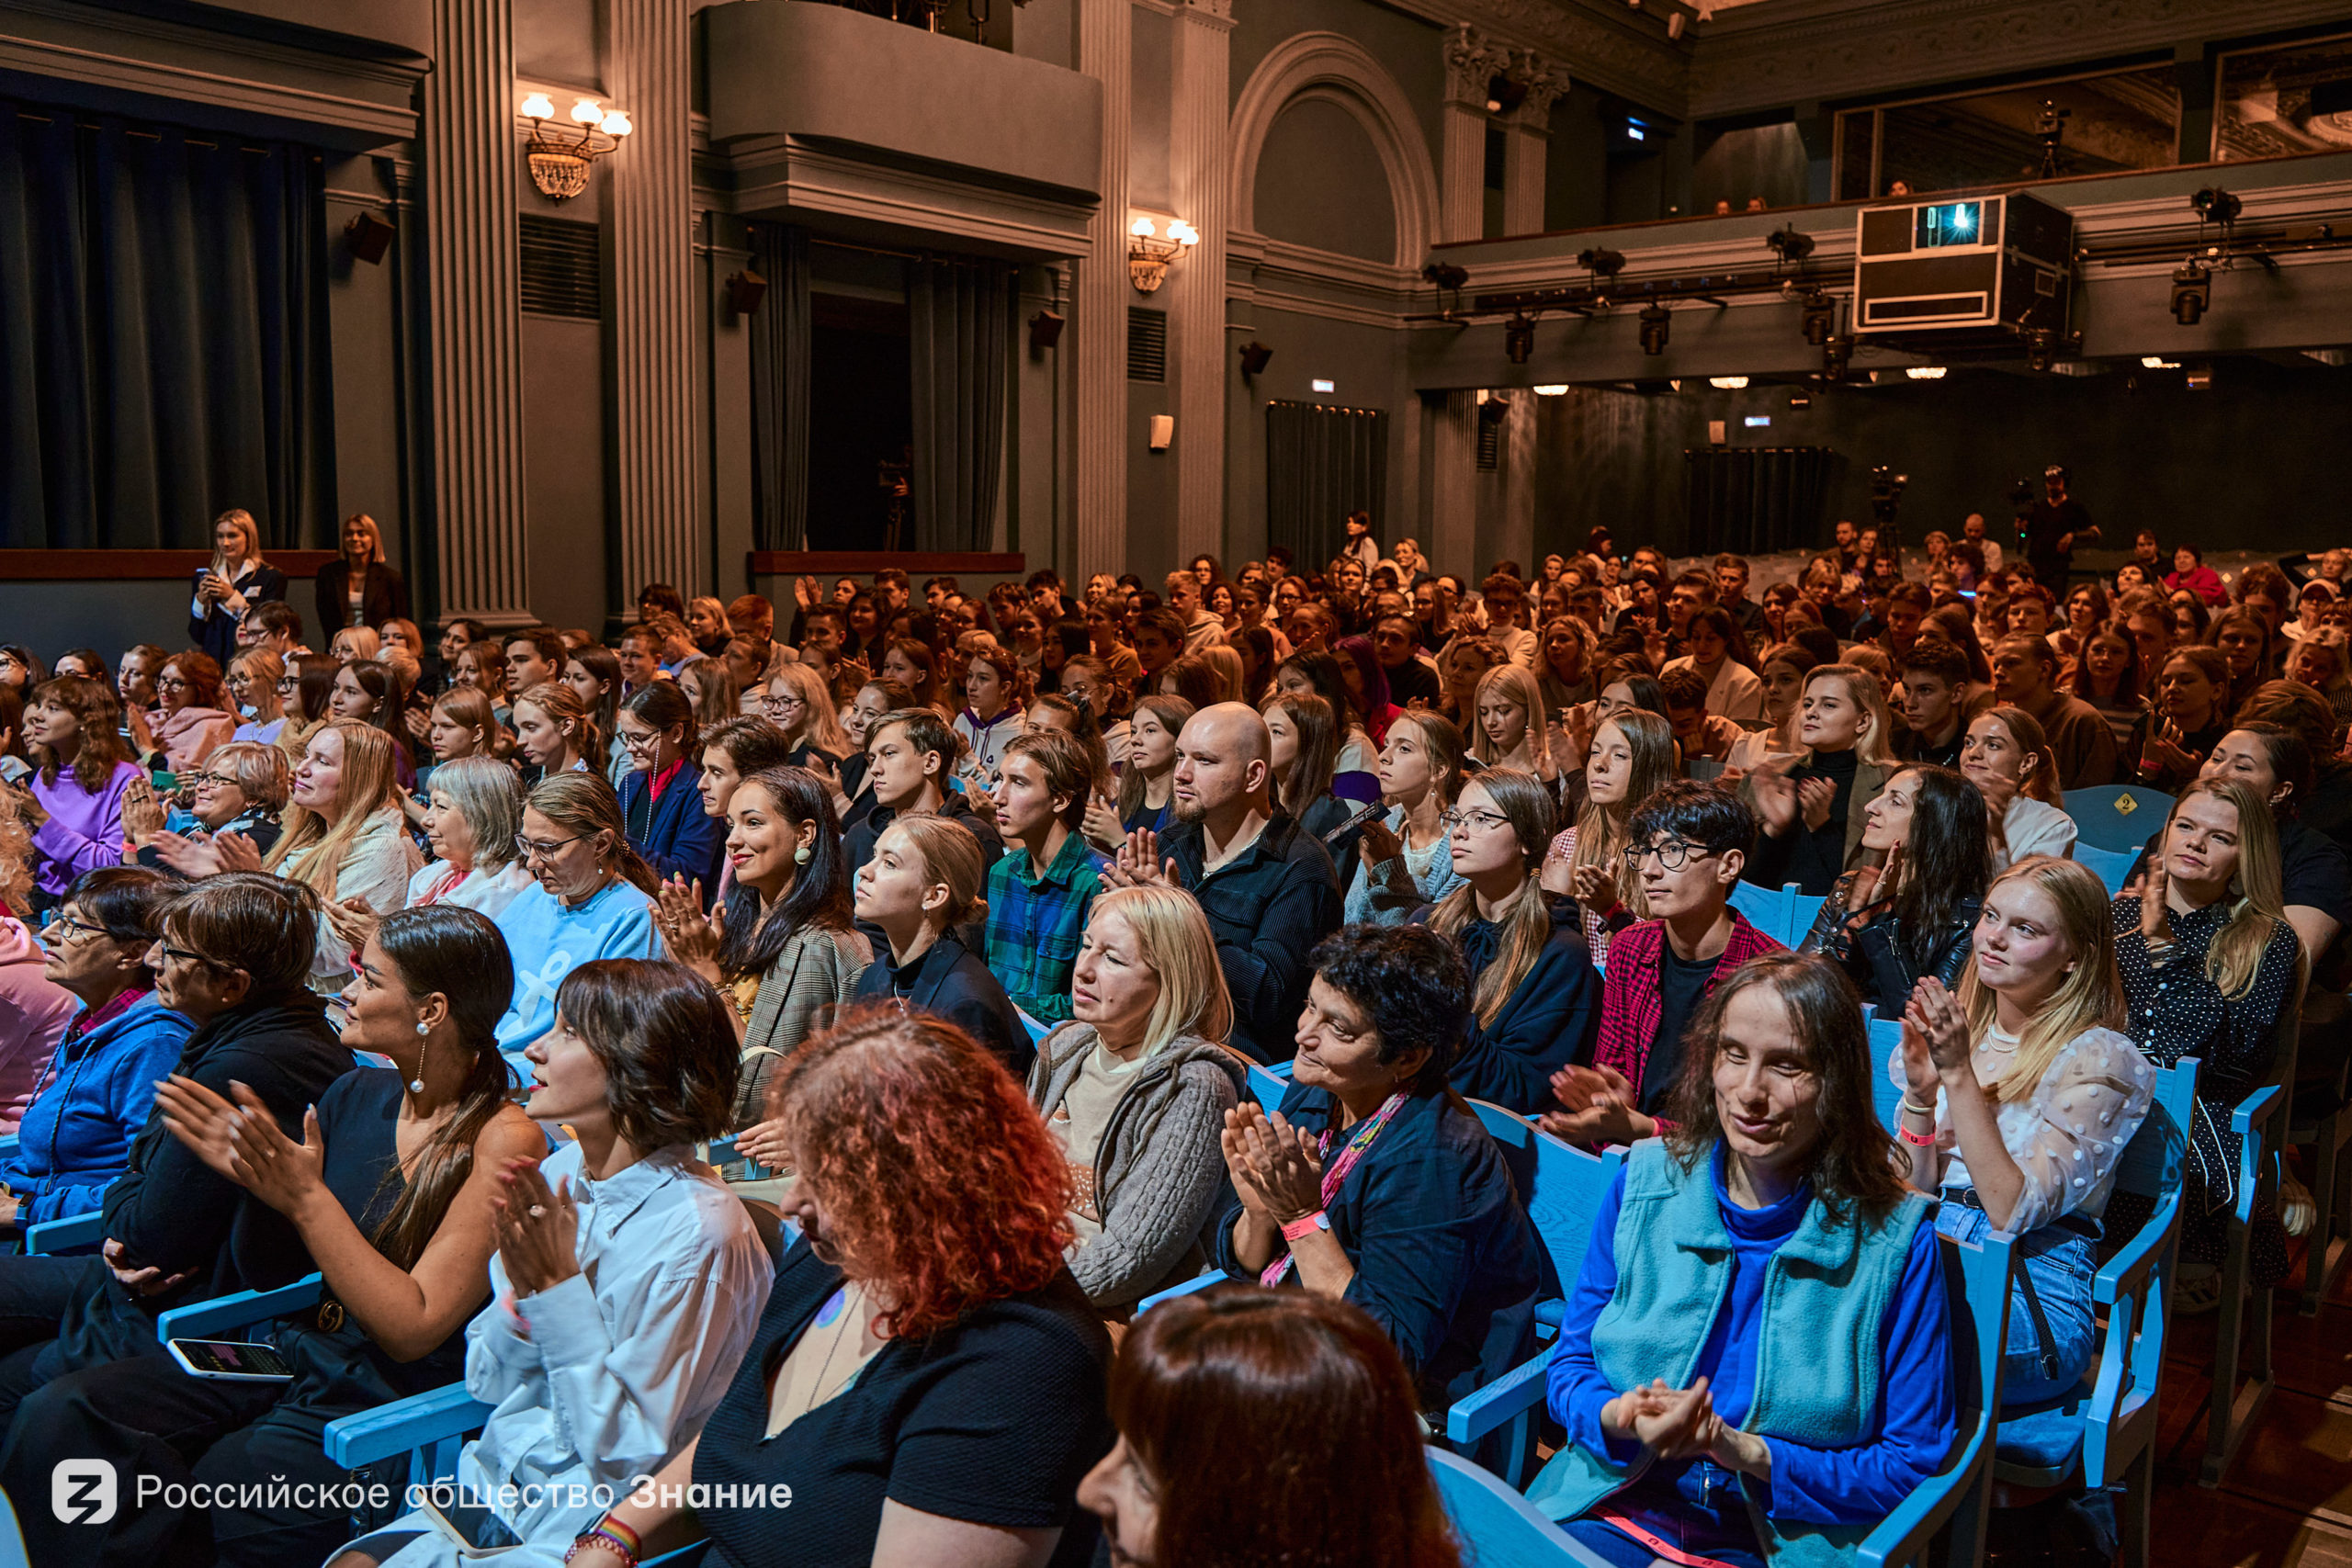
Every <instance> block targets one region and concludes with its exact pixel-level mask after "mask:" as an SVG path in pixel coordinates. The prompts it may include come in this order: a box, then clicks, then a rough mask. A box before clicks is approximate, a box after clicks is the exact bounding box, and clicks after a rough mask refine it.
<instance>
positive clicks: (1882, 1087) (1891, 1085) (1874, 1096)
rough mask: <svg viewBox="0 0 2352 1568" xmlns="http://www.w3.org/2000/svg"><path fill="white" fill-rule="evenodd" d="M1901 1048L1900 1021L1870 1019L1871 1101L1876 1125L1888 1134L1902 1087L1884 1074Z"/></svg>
mask: <svg viewBox="0 0 2352 1568" xmlns="http://www.w3.org/2000/svg"><path fill="white" fill-rule="evenodd" d="M1902 1049H1903V1021H1902V1020H1901V1019H1899V1018H1875V1017H1874V1018H1872V1019H1871V1103H1872V1104H1874V1105H1876V1106H1877V1107H1878V1119H1879V1122H1881V1123H1882V1124H1883V1126H1884V1127H1885V1128H1886V1129H1887V1131H1889V1132H1893V1131H1894V1119H1895V1115H1896V1113H1897V1111H1898V1110H1899V1109H1900V1107H1901V1106H1902V1103H1903V1085H1902V1084H1900V1083H1898V1082H1896V1081H1895V1079H1894V1077H1893V1076H1892V1075H1891V1074H1890V1073H1889V1072H1888V1070H1887V1069H1888V1066H1889V1065H1890V1064H1891V1063H1892V1062H1893V1061H1894V1057H1895V1053H1897V1052H1898V1051H1900V1050H1902Z"/></svg>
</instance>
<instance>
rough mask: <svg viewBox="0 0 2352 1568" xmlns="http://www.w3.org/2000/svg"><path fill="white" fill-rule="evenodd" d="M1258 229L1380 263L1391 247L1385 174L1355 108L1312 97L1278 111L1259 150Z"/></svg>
mask: <svg viewBox="0 0 2352 1568" xmlns="http://www.w3.org/2000/svg"><path fill="white" fill-rule="evenodd" d="M1256 188H1257V201H1256V211H1257V215H1258V218H1257V220H1258V229H1259V231H1260V232H1261V233H1263V234H1266V235H1267V236H1269V237H1270V238H1272V239H1276V240H1288V241H1290V242H1291V243H1294V244H1300V245H1313V246H1316V247H1317V248H1318V249H1321V250H1326V251H1337V252H1339V253H1340V254H1341V255H1345V256H1361V257H1363V259H1364V260H1366V261H1375V262H1379V263H1381V264H1382V265H1387V264H1388V263H1389V262H1390V261H1392V260H1394V259H1395V257H1396V254H1397V202H1396V198H1395V197H1393V196H1391V195H1390V194H1389V189H1388V174H1387V171H1386V169H1385V168H1384V167H1383V166H1382V164H1381V162H1380V152H1379V150H1378V149H1376V148H1375V147H1374V146H1373V144H1372V138H1371V137H1370V136H1369V135H1367V134H1366V133H1365V131H1364V129H1363V126H1362V125H1360V124H1358V123H1357V121H1356V118H1355V117H1354V116H1353V115H1351V114H1350V113H1348V111H1347V110H1345V109H1343V108H1341V107H1340V106H1339V105H1337V104H1334V103H1329V102H1325V101H1322V100H1317V99H1310V100H1308V101H1307V102H1306V103H1299V104H1293V105H1292V106H1291V107H1288V108H1286V109H1284V110H1283V112H1282V113H1281V115H1279V116H1278V117H1276V118H1275V120H1274V123H1273V127H1272V130H1269V131H1268V132H1267V133H1266V144H1265V148H1264V151H1262V152H1261V153H1260V154H1259V157H1258V179H1257V187H1256Z"/></svg>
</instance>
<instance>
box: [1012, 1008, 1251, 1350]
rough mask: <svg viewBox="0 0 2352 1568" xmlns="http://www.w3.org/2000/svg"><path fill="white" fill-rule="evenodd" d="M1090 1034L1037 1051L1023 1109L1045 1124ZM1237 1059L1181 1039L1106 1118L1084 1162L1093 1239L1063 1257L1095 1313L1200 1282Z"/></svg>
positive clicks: (1080, 1062)
mask: <svg viewBox="0 0 2352 1568" xmlns="http://www.w3.org/2000/svg"><path fill="white" fill-rule="evenodd" d="M1095 1045H1096V1037H1095V1033H1094V1027H1093V1025H1091V1024H1087V1023H1065V1024H1063V1025H1061V1026H1060V1027H1059V1028H1057V1029H1056V1030H1055V1031H1054V1032H1052V1033H1050V1034H1048V1035H1046V1037H1045V1039H1043V1040H1041V1041H1039V1042H1038V1043H1037V1061H1036V1065H1035V1066H1033V1067H1031V1068H1030V1070H1029V1098H1030V1100H1032V1101H1034V1102H1035V1105H1036V1107H1037V1111H1038V1113H1039V1114H1040V1115H1043V1116H1046V1117H1051V1116H1052V1115H1053V1113H1054V1109H1055V1107H1057V1106H1058V1105H1059V1104H1060V1103H1061V1101H1062V1097H1063V1096H1064V1095H1065V1094H1067V1093H1068V1092H1069V1087H1070V1085H1071V1084H1072V1083H1074V1082H1076V1081H1077V1078H1078V1076H1079V1073H1080V1069H1081V1068H1082V1067H1084V1066H1085V1065H1086V1059H1087V1057H1088V1055H1091V1053H1092V1052H1093V1050H1094V1049H1095ZM1247 1073H1248V1067H1247V1066H1246V1064H1245V1062H1244V1059H1243V1058H1242V1057H1241V1056H1240V1055H1238V1054H1237V1053H1235V1052H1233V1051H1230V1050H1228V1049H1227V1048H1226V1047H1225V1046H1223V1045H1218V1044H1215V1043H1211V1042H1209V1041H1206V1040H1202V1039H1199V1038H1197V1037H1195V1036H1193V1035H1189V1034H1187V1035H1181V1036H1179V1037H1178V1038H1176V1039H1174V1040H1171V1041H1170V1042H1169V1043H1167V1044H1165V1045H1162V1046H1160V1047H1159V1050H1157V1051H1155V1052H1153V1053H1152V1054H1151V1055H1149V1056H1148V1057H1147V1058H1146V1059H1145V1061H1144V1063H1143V1066H1142V1067H1141V1068H1140V1069H1139V1070H1138V1071H1137V1072H1136V1076H1135V1078H1134V1080H1133V1081H1132V1082H1130V1083H1129V1084H1128V1085H1127V1087H1126V1089H1125V1092H1123V1093H1122V1094H1121V1095H1120V1096H1119V1102H1118V1104H1117V1106H1116V1107H1114V1109H1113V1111H1112V1112H1111V1117H1110V1121H1109V1122H1108V1123H1107V1124H1106V1125H1105V1126H1104V1128H1103V1142H1102V1145H1101V1146H1100V1147H1099V1149H1098V1150H1097V1152H1096V1155H1095V1160H1094V1202H1095V1212H1096V1213H1099V1214H1100V1215H1101V1216H1102V1224H1103V1232H1102V1235H1099V1236H1097V1237H1095V1238H1094V1239H1093V1240H1091V1241H1090V1242H1086V1243H1083V1244H1081V1245H1080V1247H1077V1248H1076V1249H1075V1250H1074V1251H1072V1252H1071V1254H1070V1256H1069V1271H1070V1273H1071V1275H1072V1276H1073V1277H1074V1278H1075V1279H1076V1280H1078V1283H1079V1286H1080V1289H1082V1290H1083V1291H1085V1292H1086V1295H1087V1299H1088V1300H1089V1301H1091V1302H1092V1303H1094V1304H1095V1305H1096V1306H1099V1307H1109V1306H1127V1305H1132V1304H1133V1303H1136V1302H1138V1301H1140V1300H1142V1299H1143V1298H1144V1297H1145V1296H1148V1295H1150V1294H1151V1293H1152V1292H1156V1291H1159V1290H1162V1289H1165V1288H1166V1287H1167V1286H1169V1285H1171V1284H1175V1283H1178V1282H1180V1281H1181V1280H1184V1279H1188V1278H1190V1277H1191V1276H1192V1275H1193V1274H1196V1273H1198V1272H1200V1269H1201V1264H1202V1261H1203V1258H1204V1253H1203V1250H1202V1247H1201V1245H1200V1241H1201V1232H1202V1230H1203V1228H1204V1226H1206V1225H1207V1224H1208V1223H1209V1222H1210V1220H1211V1219H1213V1218H1214V1217H1215V1216H1216V1213H1217V1212H1218V1210H1219V1209H1221V1208H1222V1207H1223V1206H1224V1196H1225V1181H1226V1173H1225V1155H1224V1152H1223V1149H1222V1147H1221V1145H1220V1143H1219V1136H1220V1134H1222V1132H1223V1130H1224V1127H1225V1113H1226V1112H1227V1111H1230V1110H1232V1109H1233V1108H1234V1107H1235V1106H1236V1105H1238V1104H1239V1103H1240V1101H1241V1100H1242V1098H1243V1089H1244V1085H1245V1084H1246V1083H1247V1081H1248V1080H1247Z"/></svg>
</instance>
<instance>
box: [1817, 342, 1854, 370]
mask: <svg viewBox="0 0 2352 1568" xmlns="http://www.w3.org/2000/svg"><path fill="white" fill-rule="evenodd" d="M1853 362H1854V340H1853V339H1852V338H1850V337H1835V336H1833V337H1831V338H1829V339H1828V340H1827V341H1826V342H1825V343H1823V344H1822V345H1821V374H1822V376H1823V378H1825V379H1827V380H1830V381H1843V380H1844V379H1845V378H1846V372H1847V369H1848V367H1850V366H1851V365H1852V364H1853Z"/></svg>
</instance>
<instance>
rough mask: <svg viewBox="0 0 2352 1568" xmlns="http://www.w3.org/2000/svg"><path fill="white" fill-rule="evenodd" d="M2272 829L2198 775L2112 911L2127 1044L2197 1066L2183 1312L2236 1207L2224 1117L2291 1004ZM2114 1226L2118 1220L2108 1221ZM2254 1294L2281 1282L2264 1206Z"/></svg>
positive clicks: (2298, 974) (2198, 1291)
mask: <svg viewBox="0 0 2352 1568" xmlns="http://www.w3.org/2000/svg"><path fill="white" fill-rule="evenodd" d="M2280 903H2281V900H2280V896H2279V853H2278V827H2277V825H2276V824H2275V823H2274V822H2273V821H2272V819H2271V815H2270V809H2269V807H2268V806H2267V804H2266V803H2265V802H2264V800H2263V799H2262V797H2261V796H2260V795H2256V793H2255V792H2254V791H2253V790H2251V789H2248V788H2247V787H2246V786H2245V785H2244V784H2236V783H2225V782H2223V781H2222V780H2218V779H2207V780H2203V781H2201V782H2199V783H2197V784H2191V785H2189V786H2188V788H2187V789H2185V790H2183V791H2182V792H2181V795H2180V799H2179V800H2178V802H2177V803H2176V804H2175V805H2174V807H2173V808H2172V816H2171V818H2170V820H2169V821H2167V822H2166V824H2165V836H2164V841H2163V849H2162V850H2161V852H2158V853H2156V854H2154V855H2151V856H2149V857H2148V870H2147V876H2146V880H2145V883H2144V885H2143V887H2142V890H2141V892H2140V894H2139V896H2138V897H2123V898H2118V899H2117V900H2116V901H2115V908H2114V922H2115V957H2116V962H2117V964H2119V965H2120V968H2121V970H2122V973H2123V995H2124V998H2125V999H2126V1000H2127V1001H2128V1002H2129V1003H2130V1004H2131V1026H2130V1027H2131V1038H2132V1039H2133V1040H2135V1041H2137V1042H2139V1044H2140V1049H2141V1050H2142V1051H2143V1052H2144V1053H2146V1055H2148V1057H2149V1059H2150V1060H2152V1061H2154V1062H2155V1063H2156V1064H2157V1065H2158V1066H2171V1065H2172V1064H2173V1063H2175V1062H2177V1061H2179V1060H2181V1059H2182V1058H2183V1057H2187V1056H2194V1057H2196V1058H2198V1061H2199V1067H2198V1069H2197V1110H2196V1113H2195V1115H2194V1117H2193V1118H2192V1120H2191V1123H2190V1126H2189V1138H2188V1151H2187V1163H2186V1168H2185V1169H2184V1172H2183V1185H2182V1190H2181V1226H2180V1255H2181V1259H2182V1267H2181V1271H2180V1290H2179V1294H2178V1296H2177V1305H2178V1306H2179V1308H2180V1310H2182V1311H2184V1312H2203V1311H2208V1310H2211V1307H2212V1306H2213V1305H2214V1303H2216V1302H2217V1301H2219V1299H2220V1295H2221V1284H2222V1281H2221V1272H2220V1270H2221V1264H2222V1249H2223V1247H2224V1245H2225V1243H2226V1241H2227V1237H2228V1234H2229V1227H2228V1224H2227V1222H2228V1219H2229V1214H2230V1211H2231V1209H2232V1208H2233V1206H2234V1205H2235V1204H2236V1202H2237V1196H2238V1193H2237V1173H2238V1142H2239V1140H2238V1137H2237V1134H2234V1133H2233V1132H2231V1131H2230V1112H2231V1111H2232V1109H2233V1108H2234V1107H2235V1106H2236V1105H2237V1103H2238V1101H2240V1100H2244V1099H2245V1097H2246V1096H2247V1095H2248V1094H2251V1093H2252V1092H2253V1091H2254V1090H2255V1089H2257V1088H2259V1087H2260V1086H2261V1085H2263V1084H2264V1083H2267V1081H2269V1079H2270V1077H2271V1075H2272V1073H2273V1072H2274V1071H2275V1070H2276V1068H2277V1066H2278V1022H2279V1020H2280V1019H2281V1018H2282V1017H2284V1018H2291V1017H2292V1016H2294V1011H2295V1009H2296V1006H2297V1004H2298V1002H2299V1001H2300V1000H2301V995H2302V985H2303V969H2304V965H2303V962H2302V943H2301V942H2300V941H2299V940H2298V939H2297V937H2296V935H2295V928H2294V927H2293V926H2291V925H2290V924H2288V923H2287V916H2286V911H2285V910H2284V909H2283V908H2280ZM2120 1217H2121V1216H2120V1214H2119V1215H2118V1218H2120ZM2252 1241H2253V1251H2252V1261H2253V1265H2254V1272H2255V1278H2256V1281H2257V1282H2258V1283H2261V1284H2266V1285H2267V1284H2276V1283H2277V1282H2278V1280H2280V1279H2282V1278H2284V1277H2285V1275H2286V1272H2287V1266H2288V1265H2287V1236H2286V1233H2285V1232H2284V1231H2282V1230H2281V1229H2280V1228H2279V1225H2278V1213H2277V1211H2276V1210H2275V1209H2274V1208H2273V1207H2272V1206H2271V1205H2270V1204H2268V1203H2267V1202H2266V1203H2264V1204H2263V1205H2262V1206H2260V1207H2259V1208H2257V1209H2256V1211H2255V1213H2254V1224H2253V1236H2252Z"/></svg>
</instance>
